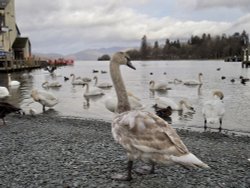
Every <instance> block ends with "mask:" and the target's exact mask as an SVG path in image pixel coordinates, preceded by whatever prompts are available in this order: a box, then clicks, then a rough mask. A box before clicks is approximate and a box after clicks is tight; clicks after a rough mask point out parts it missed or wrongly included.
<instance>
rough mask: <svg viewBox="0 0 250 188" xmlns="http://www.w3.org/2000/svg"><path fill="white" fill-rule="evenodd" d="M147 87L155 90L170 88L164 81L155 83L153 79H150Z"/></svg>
mask: <svg viewBox="0 0 250 188" xmlns="http://www.w3.org/2000/svg"><path fill="white" fill-rule="evenodd" d="M149 89H150V90H156V91H166V90H168V89H170V88H168V85H167V84H166V83H155V81H154V80H151V81H150V82H149Z"/></svg>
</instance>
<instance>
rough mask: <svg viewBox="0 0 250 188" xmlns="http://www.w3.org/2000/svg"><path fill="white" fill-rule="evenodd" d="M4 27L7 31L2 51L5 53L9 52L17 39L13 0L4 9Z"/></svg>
mask: <svg viewBox="0 0 250 188" xmlns="http://www.w3.org/2000/svg"><path fill="white" fill-rule="evenodd" d="M5 25H6V26H7V27H8V31H7V32H6V33H5V34H4V37H5V38H4V39H5V40H4V41H5V45H4V46H5V47H4V49H5V51H11V47H12V44H13V43H14V41H15V39H16V37H17V29H16V17H15V2H14V0H10V2H9V3H8V5H7V6H6V8H5Z"/></svg>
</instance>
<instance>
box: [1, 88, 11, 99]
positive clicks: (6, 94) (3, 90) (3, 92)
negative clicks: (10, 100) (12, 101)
mask: <svg viewBox="0 0 250 188" xmlns="http://www.w3.org/2000/svg"><path fill="white" fill-rule="evenodd" d="M9 96H10V93H9V90H8V89H7V88H6V87H3V86H0V99H4V98H6V97H9Z"/></svg>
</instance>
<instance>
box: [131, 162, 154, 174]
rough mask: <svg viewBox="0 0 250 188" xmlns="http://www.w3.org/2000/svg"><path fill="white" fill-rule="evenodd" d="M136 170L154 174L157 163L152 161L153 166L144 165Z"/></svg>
mask: <svg viewBox="0 0 250 188" xmlns="http://www.w3.org/2000/svg"><path fill="white" fill-rule="evenodd" d="M135 172H136V173H137V174H140V175H146V174H154V173H155V163H152V165H151V167H149V166H143V167H141V168H139V169H136V170H135Z"/></svg>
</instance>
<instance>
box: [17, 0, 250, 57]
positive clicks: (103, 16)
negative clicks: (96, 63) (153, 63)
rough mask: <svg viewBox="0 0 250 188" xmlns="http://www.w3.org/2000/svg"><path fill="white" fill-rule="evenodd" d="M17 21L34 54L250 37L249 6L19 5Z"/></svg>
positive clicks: (164, 0) (157, 1)
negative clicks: (197, 37) (148, 42)
mask: <svg viewBox="0 0 250 188" xmlns="http://www.w3.org/2000/svg"><path fill="white" fill-rule="evenodd" d="M15 3H16V4H15V6H16V7H15V8H16V21H17V25H18V27H19V29H20V31H21V34H22V36H23V37H29V38H30V41H31V44H32V51H33V52H40V53H52V52H53V53H61V54H65V55H66V54H69V53H75V52H78V51H81V50H85V49H93V48H109V47H114V46H122V47H139V46H140V42H141V38H142V36H143V35H146V36H147V38H148V40H152V41H155V40H158V41H164V40H165V39H166V38H169V39H171V40H176V39H180V40H182V39H187V38H190V36H191V35H201V34H202V33H210V34H212V35H216V34H219V35H221V34H222V33H225V34H229V35H231V34H233V33H234V32H240V33H241V32H242V31H243V30H246V32H247V33H250V3H249V0H42V1H36V0H16V1H15Z"/></svg>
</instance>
